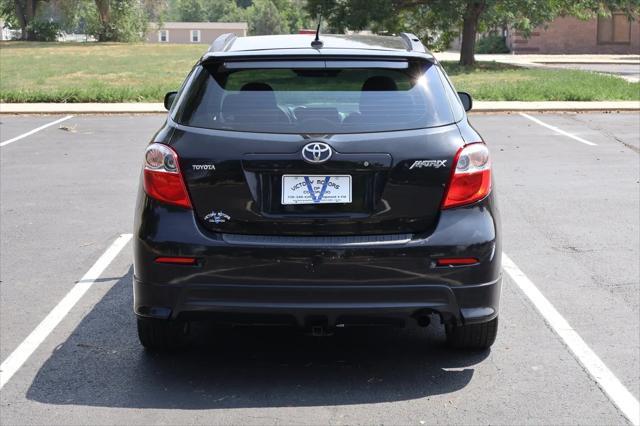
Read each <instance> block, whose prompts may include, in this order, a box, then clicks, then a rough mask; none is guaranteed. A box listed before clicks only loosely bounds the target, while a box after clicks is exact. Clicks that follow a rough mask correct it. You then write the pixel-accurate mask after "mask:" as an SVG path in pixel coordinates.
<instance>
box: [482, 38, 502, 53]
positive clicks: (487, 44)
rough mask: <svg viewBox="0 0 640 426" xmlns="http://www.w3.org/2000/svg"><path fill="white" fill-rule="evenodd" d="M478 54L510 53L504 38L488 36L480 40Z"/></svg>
mask: <svg viewBox="0 0 640 426" xmlns="http://www.w3.org/2000/svg"><path fill="white" fill-rule="evenodd" d="M476 53H509V48H508V47H507V41H506V39H505V38H504V37H502V36H500V35H488V36H486V37H483V38H481V39H480V40H478V43H477V44H476Z"/></svg>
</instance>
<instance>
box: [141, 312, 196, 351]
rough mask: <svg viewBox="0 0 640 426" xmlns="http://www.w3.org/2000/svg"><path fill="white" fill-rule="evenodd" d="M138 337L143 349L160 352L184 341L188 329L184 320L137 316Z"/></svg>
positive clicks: (176, 346) (177, 345)
mask: <svg viewBox="0 0 640 426" xmlns="http://www.w3.org/2000/svg"><path fill="white" fill-rule="evenodd" d="M137 320H138V339H140V343H141V344H142V346H144V347H145V349H147V350H150V351H154V352H162V351H168V350H171V349H176V348H178V347H179V346H181V345H182V344H183V343H184V339H185V336H186V335H187V333H188V331H189V323H187V322H185V321H170V320H160V319H155V318H140V317H138V318H137Z"/></svg>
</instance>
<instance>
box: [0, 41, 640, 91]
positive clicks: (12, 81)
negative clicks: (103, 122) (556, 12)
mask: <svg viewBox="0 0 640 426" xmlns="http://www.w3.org/2000/svg"><path fill="white" fill-rule="evenodd" d="M207 47H208V46H206V45H204V44H196V45H176V44H120V43H108V44H102V43H101V44H96V43H87V44H80V43H33V42H0V100H1V101H2V102H124V101H133V102H159V101H161V100H162V98H163V96H164V94H165V93H166V92H167V91H169V90H176V89H177V88H178V87H179V85H180V84H181V82H182V80H183V79H184V77H185V76H186V74H187V72H188V71H189V69H190V68H191V66H192V65H193V64H194V63H195V61H196V60H197V59H198V58H199V57H200V56H201V55H202V54H203V53H204V52H205V51H206V49H207ZM444 66H445V68H446V69H447V72H448V73H449V75H450V76H451V79H452V80H453V82H454V84H455V85H456V88H457V89H458V90H461V91H466V92H469V93H471V95H472V96H473V97H474V98H475V99H478V100H509V101H510V100H522V101H535V100H552V101H597V100H638V99H640V83H628V82H626V81H624V80H622V79H619V78H616V77H609V76H603V75H600V74H595V73H589V72H585V71H572V70H543V69H523V68H518V67H514V66H510V65H504V64H498V63H479V64H478V66H476V67H474V68H471V69H469V68H464V67H460V66H458V65H457V63H455V62H445V63H444Z"/></svg>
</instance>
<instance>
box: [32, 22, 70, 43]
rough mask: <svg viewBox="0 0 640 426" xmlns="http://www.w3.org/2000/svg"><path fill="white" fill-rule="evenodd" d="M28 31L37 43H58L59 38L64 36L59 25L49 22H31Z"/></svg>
mask: <svg viewBox="0 0 640 426" xmlns="http://www.w3.org/2000/svg"><path fill="white" fill-rule="evenodd" d="M28 31H29V32H30V33H31V35H32V40H36V41H56V40H58V36H60V34H62V31H61V30H60V25H59V24H58V23H56V22H47V21H33V22H31V23H30V24H29V27H28Z"/></svg>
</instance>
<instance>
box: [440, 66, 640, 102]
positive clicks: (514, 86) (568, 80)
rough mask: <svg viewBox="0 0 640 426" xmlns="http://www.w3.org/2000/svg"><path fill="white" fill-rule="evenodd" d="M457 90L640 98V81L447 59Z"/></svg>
mask: <svg viewBox="0 0 640 426" xmlns="http://www.w3.org/2000/svg"><path fill="white" fill-rule="evenodd" d="M443 65H444V68H445V69H446V70H447V74H449V77H451V80H452V81H453V84H454V85H455V86H456V89H457V90H459V91H463V92H469V93H470V94H471V95H472V96H473V98H474V99H478V100H483V101H611V100H639V99H640V83H629V82H627V81H625V80H623V79H621V78H618V77H613V76H608V75H602V74H597V73H592V72H586V71H577V70H558V69H555V70H552V69H540V68H534V69H531V68H521V67H516V66H512V65H508V64H500V63H496V62H478V63H477V65H476V66H475V67H473V68H469V67H463V66H460V65H459V64H458V63H457V62H443Z"/></svg>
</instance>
